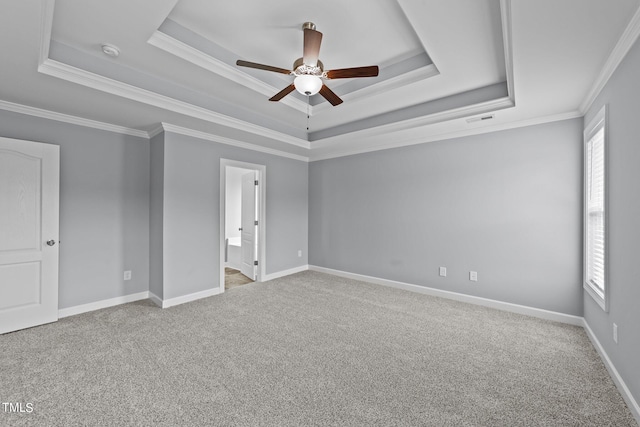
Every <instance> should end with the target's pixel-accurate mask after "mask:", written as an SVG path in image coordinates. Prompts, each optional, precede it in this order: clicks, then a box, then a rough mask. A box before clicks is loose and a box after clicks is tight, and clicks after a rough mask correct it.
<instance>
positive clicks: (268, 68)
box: [236, 59, 291, 74]
mask: <svg viewBox="0 0 640 427" xmlns="http://www.w3.org/2000/svg"><path fill="white" fill-rule="evenodd" d="M236 65H238V66H240V67H249V68H256V69H258V70H265V71H273V72H274V73H282V74H291V70H285V69H284V68H278V67H272V66H271V65H264V64H258V63H256V62H249V61H243V60H241V59H238V60H237V61H236Z"/></svg>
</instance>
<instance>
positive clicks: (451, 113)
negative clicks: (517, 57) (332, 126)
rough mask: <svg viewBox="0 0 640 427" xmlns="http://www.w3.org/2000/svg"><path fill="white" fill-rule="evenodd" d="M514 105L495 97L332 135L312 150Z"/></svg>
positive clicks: (509, 101)
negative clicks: (348, 140) (353, 139)
mask: <svg viewBox="0 0 640 427" xmlns="http://www.w3.org/2000/svg"><path fill="white" fill-rule="evenodd" d="M513 106H514V105H513V101H512V100H511V98H509V97H503V98H498V99H493V100H490V101H485V102H481V103H478V104H473V105H467V106H464V107H459V108H454V109H452V110H446V111H442V112H439V113H434V114H429V115H426V116H420V117H415V118H412V119H407V120H402V121H397V122H393V123H388V124H385V125H381V126H376V127H371V128H366V129H361V130H356V131H353V132H347V133H343V134H340V135H336V136H332V137H329V138H324V139H320V140H317V141H313V142H311V151H313V149H314V148H320V147H322V146H326V145H329V144H340V143H341V142H343V141H345V140H347V139H352V138H354V137H358V138H364V137H367V136H378V135H381V134H385V133H391V132H398V131H401V130H406V129H411V128H416V127H423V126H428V125H432V124H435V123H440V122H446V121H450V120H455V119H460V118H464V117H470V116H473V115H476V114H485V113H489V112H493V111H497V110H502V109H504V108H510V107H513ZM392 145H393V146H398V147H401V146H403V145H407V144H406V143H405V142H404V141H403V140H400V139H399V140H396V141H395V142H394V143H393V144H392ZM387 148H391V147H387ZM312 157H313V156H312ZM336 157H337V156H336Z"/></svg>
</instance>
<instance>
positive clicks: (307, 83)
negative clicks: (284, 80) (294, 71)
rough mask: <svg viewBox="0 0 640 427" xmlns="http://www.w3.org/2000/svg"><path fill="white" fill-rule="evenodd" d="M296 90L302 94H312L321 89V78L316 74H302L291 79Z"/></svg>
mask: <svg viewBox="0 0 640 427" xmlns="http://www.w3.org/2000/svg"><path fill="white" fill-rule="evenodd" d="M293 85H294V86H295V87H296V90H297V91H298V92H300V93H301V94H303V95H306V96H312V95H315V94H316V93H318V92H320V89H322V80H321V79H320V77H318V76H312V75H309V74H303V75H301V76H297V77H296V78H295V79H294V80H293Z"/></svg>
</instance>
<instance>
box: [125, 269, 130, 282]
mask: <svg viewBox="0 0 640 427" xmlns="http://www.w3.org/2000/svg"><path fill="white" fill-rule="evenodd" d="M124 280H131V270H127V271H125V272H124Z"/></svg>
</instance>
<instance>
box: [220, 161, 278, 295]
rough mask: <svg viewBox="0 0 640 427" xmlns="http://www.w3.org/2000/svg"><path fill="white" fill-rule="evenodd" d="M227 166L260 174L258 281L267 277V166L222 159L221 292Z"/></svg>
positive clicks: (222, 290) (221, 290) (222, 285)
mask: <svg viewBox="0 0 640 427" xmlns="http://www.w3.org/2000/svg"><path fill="white" fill-rule="evenodd" d="M227 167H236V168H242V169H250V170H254V171H256V172H257V176H258V268H257V271H256V282H261V281H262V280H263V279H264V278H265V277H266V270H265V264H266V247H267V244H266V243H267V241H266V234H267V233H266V229H267V221H266V195H267V192H266V188H267V186H266V184H267V167H266V166H265V165H258V164H255V163H247V162H241V161H237V160H230V159H222V158H221V159H220V259H219V265H220V276H219V282H218V283H219V287H220V292H224V252H225V241H224V236H225V216H226V209H225V208H226V192H227Z"/></svg>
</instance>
